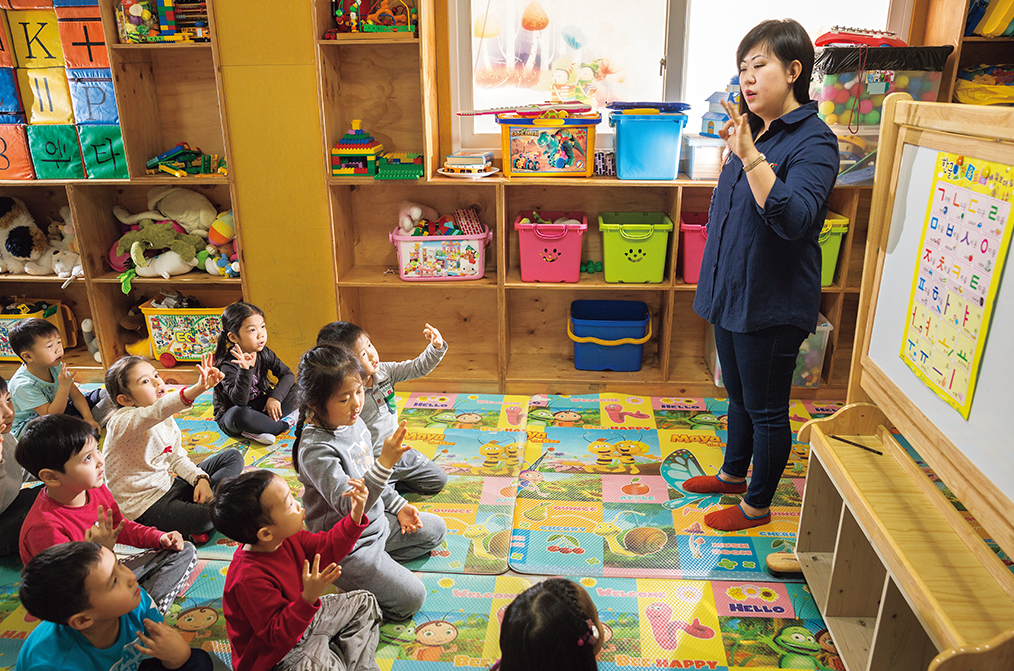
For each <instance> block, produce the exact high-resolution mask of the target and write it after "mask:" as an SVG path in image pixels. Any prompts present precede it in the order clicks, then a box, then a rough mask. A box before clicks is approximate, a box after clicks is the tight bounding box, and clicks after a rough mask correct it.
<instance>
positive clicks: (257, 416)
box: [214, 301, 296, 445]
mask: <svg viewBox="0 0 1014 671" xmlns="http://www.w3.org/2000/svg"><path fill="white" fill-rule="evenodd" d="M267 341H268V328H267V326H266V325H265V323H264V313H263V312H262V311H261V309H260V308H258V307H255V306H253V305H250V304H249V303H244V302H242V301H241V302H238V303H233V304H232V305H230V306H229V307H227V308H225V310H224V311H223V312H222V333H221V335H219V336H218V345H217V346H216V348H215V360H214V364H215V366H217V367H218V369H219V370H221V371H222V374H223V375H224V376H225V377H224V378H223V380H222V382H221V384H219V385H217V386H216V387H215V421H216V422H218V426H219V427H220V428H221V429H222V431H224V432H225V433H226V435H229V436H232V437H234V438H235V437H238V436H243V437H245V438H249V439H250V440H254V441H257V442H258V443H262V444H264V445H272V444H274V442H275V436H277V435H278V434H280V433H284V432H285V431H286V430H288V428H289V425H288V424H286V423H285V422H283V421H282V418H283V417H286V416H287V415H289V414H291V413H292V411H293V410H295V409H296V394H295V384H296V378H295V376H294V375H293V374H292V371H291V370H289V367H288V366H286V365H285V364H284V363H282V361H281V359H279V358H278V357H277V356H276V355H275V353H274V352H272V351H271V350H270V349H268V348H267V347H266V346H265V345H266V343H267ZM268 372H270V373H272V374H273V375H274V376H275V379H277V380H278V383H277V384H275V385H274V386H272V384H271V382H270V381H269V380H268Z"/></svg>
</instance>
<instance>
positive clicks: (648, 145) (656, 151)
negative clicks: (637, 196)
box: [609, 103, 687, 180]
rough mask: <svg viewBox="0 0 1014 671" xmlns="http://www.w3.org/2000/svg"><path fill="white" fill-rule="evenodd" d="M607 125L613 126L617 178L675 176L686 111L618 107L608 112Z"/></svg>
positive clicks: (664, 177)
mask: <svg viewBox="0 0 1014 671" xmlns="http://www.w3.org/2000/svg"><path fill="white" fill-rule="evenodd" d="M644 104H645V105H650V104H652V103H644ZM657 104H658V105H662V104H663V103H657ZM609 125H610V126H611V127H614V128H615V129H616V134H615V135H614V136H613V137H614V139H613V142H614V149H615V151H616V176H617V177H618V178H619V179H658V180H672V179H676V175H677V174H678V173H679V164H680V151H681V149H682V147H683V129H684V127H686V125H687V115H686V114H683V113H682V112H666V111H662V110H660V109H658V108H657V107H642V108H631V109H622V110H616V111H613V112H610V113H609Z"/></svg>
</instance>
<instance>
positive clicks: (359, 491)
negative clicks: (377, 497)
mask: <svg viewBox="0 0 1014 671" xmlns="http://www.w3.org/2000/svg"><path fill="white" fill-rule="evenodd" d="M369 495H370V491H369V490H368V489H366V483H365V482H363V481H362V479H358V478H349V489H347V490H346V491H344V492H342V496H344V497H347V498H350V499H352V510H351V511H349V516H350V517H351V518H352V521H353V522H355V523H356V524H362V522H361V520H362V519H363V512H364V511H365V510H366V499H367V497H368V496H369Z"/></svg>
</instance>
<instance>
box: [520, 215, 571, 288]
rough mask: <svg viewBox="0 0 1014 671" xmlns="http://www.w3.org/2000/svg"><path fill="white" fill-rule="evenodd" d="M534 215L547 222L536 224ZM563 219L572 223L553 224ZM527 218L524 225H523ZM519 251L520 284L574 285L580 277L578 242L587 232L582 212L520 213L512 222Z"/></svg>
mask: <svg viewBox="0 0 1014 671" xmlns="http://www.w3.org/2000/svg"><path fill="white" fill-rule="evenodd" d="M536 214H538V215H539V217H541V218H542V219H543V220H545V221H547V222H550V223H539V222H538V220H537V219H536V218H535V215H536ZM561 217H564V218H566V219H575V220H577V221H578V222H579V223H576V224H565V223H560V224H554V223H552V222H553V221H555V220H557V219H559V218H561ZM524 219H527V220H528V222H527V223H526V222H523V220H524ZM514 230H516V231H517V232H518V247H519V249H520V252H521V281H522V282H577V281H578V279H580V277H581V241H582V239H583V238H584V232H585V231H586V230H588V218H587V217H586V216H585V214H584V212H533V211H531V210H528V211H525V212H521V213H519V214H518V216H517V218H516V219H515V220H514Z"/></svg>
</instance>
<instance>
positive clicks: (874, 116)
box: [865, 110, 880, 126]
mask: <svg viewBox="0 0 1014 671" xmlns="http://www.w3.org/2000/svg"><path fill="white" fill-rule="evenodd" d="M865 123H868V124H870V125H874V126H875V125H876V124H878V123H880V112H879V111H878V110H873V111H872V112H870V113H869V114H867V115H866V122H865Z"/></svg>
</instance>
